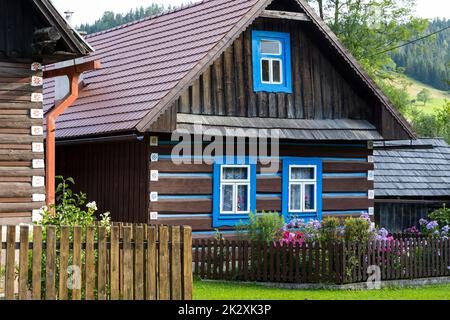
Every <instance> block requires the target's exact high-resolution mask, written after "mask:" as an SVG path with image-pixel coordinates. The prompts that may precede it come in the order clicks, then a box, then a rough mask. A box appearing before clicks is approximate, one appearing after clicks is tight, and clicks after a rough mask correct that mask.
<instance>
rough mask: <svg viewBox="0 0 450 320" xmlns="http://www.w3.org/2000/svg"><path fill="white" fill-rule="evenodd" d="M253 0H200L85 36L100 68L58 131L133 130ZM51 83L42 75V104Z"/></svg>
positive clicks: (48, 100) (49, 100)
mask: <svg viewBox="0 0 450 320" xmlns="http://www.w3.org/2000/svg"><path fill="white" fill-rule="evenodd" d="M258 2H259V3H261V1H258V0H209V1H203V2H201V3H197V4H194V5H191V6H189V7H186V8H183V9H181V10H177V11H173V12H170V13H166V14H163V15H160V16H156V17H150V18H146V19H143V20H140V21H137V22H134V23H129V24H126V25H123V26H119V27H117V28H114V29H111V30H107V31H103V32H99V33H96V34H93V35H89V36H87V37H86V40H87V41H88V42H89V43H90V44H91V45H92V46H93V47H94V48H95V53H94V54H92V55H91V56H89V57H88V58H85V60H86V61H88V60H100V61H101V63H102V69H101V70H97V71H93V72H89V73H86V74H85V77H84V84H85V85H86V86H85V87H84V88H83V89H82V90H81V92H80V96H79V98H78V100H77V101H76V102H75V103H74V104H73V105H72V106H71V107H70V108H69V109H68V110H67V111H66V112H65V113H64V114H63V115H61V116H60V118H59V119H58V123H57V136H58V137H59V138H64V137H75V136H82V135H83V136H84V135H94V134H105V133H112V132H117V131H131V130H133V129H134V128H135V126H136V125H137V124H138V123H139V121H140V120H141V119H142V118H143V117H144V116H145V115H147V114H148V112H149V111H151V110H152V108H154V107H155V106H156V105H157V104H158V102H159V101H160V100H161V99H162V98H164V97H165V96H166V95H167V94H168V93H169V92H170V91H171V90H172V89H173V88H174V87H175V86H176V85H177V84H178V83H179V82H180V80H182V79H183V78H184V77H186V75H187V74H188V72H189V71H191V70H192V69H193V68H194V67H195V66H196V65H197V64H198V63H199V61H201V60H202V59H203V58H205V56H206V55H207V54H208V53H209V52H210V51H211V50H212V49H213V48H214V47H215V46H216V45H217V44H218V43H219V42H220V41H221V40H222V39H223V38H224V37H225V36H226V35H227V34H228V33H229V32H230V30H232V29H233V27H235V26H236V24H237V23H238V22H239V21H241V20H242V19H243V18H244V17H245V16H246V14H247V13H248V12H249V11H250V10H251V9H252V8H253V7H254V6H255V4H257V3H258ZM263 2H266V3H267V2H268V1H263ZM54 84H55V81H54V80H53V79H48V80H46V81H45V85H44V93H45V104H44V109H45V110H48V109H49V108H51V107H52V106H53V105H54V102H55V101H54V99H55V98H54V97H55V94H54Z"/></svg>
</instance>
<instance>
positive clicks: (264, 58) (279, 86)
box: [252, 31, 292, 93]
mask: <svg viewBox="0 0 450 320" xmlns="http://www.w3.org/2000/svg"><path fill="white" fill-rule="evenodd" d="M252 37H253V70H254V72H253V86H254V90H255V92H260V91H266V92H286V93H292V81H291V57H290V56H291V52H290V36H289V34H288V33H279V32H270V31H253V33H252Z"/></svg>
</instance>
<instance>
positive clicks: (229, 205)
mask: <svg viewBox="0 0 450 320" xmlns="http://www.w3.org/2000/svg"><path fill="white" fill-rule="evenodd" d="M221 211H222V212H224V211H225V212H229V211H233V186H232V185H222V208H221Z"/></svg>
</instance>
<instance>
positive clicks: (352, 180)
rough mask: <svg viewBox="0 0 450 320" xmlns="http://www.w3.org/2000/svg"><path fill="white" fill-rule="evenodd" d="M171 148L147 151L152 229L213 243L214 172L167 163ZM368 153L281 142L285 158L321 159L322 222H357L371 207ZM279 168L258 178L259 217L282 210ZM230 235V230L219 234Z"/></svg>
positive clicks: (355, 147)
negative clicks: (153, 196) (186, 232)
mask: <svg viewBox="0 0 450 320" xmlns="http://www.w3.org/2000/svg"><path fill="white" fill-rule="evenodd" d="M173 146H174V142H171V141H170V136H168V135H161V136H159V141H158V146H151V147H150V155H149V156H150V159H151V158H152V154H153V155H154V154H158V161H152V160H150V170H157V171H158V175H159V177H158V181H152V182H150V188H149V192H157V193H158V201H156V202H150V212H157V213H158V220H151V221H150V223H153V224H169V225H175V224H185V225H190V226H192V228H193V231H194V234H195V235H196V236H197V237H213V236H214V230H213V228H212V211H213V209H212V196H213V191H212V190H213V177H212V176H213V167H212V166H210V165H206V164H185V165H176V164H174V163H173V162H172V160H171V153H172V148H173ZM371 155H372V150H369V149H368V148H367V144H365V143H364V142H361V141H360V142H346V143H344V142H312V141H309V142H308V141H284V142H281V145H280V156H281V161H282V160H283V157H286V156H289V157H318V158H322V159H323V198H322V200H323V202H322V205H323V217H327V216H336V217H346V216H354V215H356V216H359V215H361V213H362V212H368V209H369V208H373V207H374V200H371V199H369V197H368V192H369V190H373V188H374V182H373V181H369V180H368V172H369V171H372V170H373V167H374V166H373V163H370V162H369V161H370V160H369V156H371ZM280 175H281V165H280V169H279V171H278V172H277V173H276V174H273V175H261V174H260V169H258V173H257V183H256V188H257V190H256V194H257V205H256V206H257V211H258V212H261V211H277V212H281V209H282V207H281V206H282V201H281V194H282V178H281V176H280ZM219 229H220V230H222V231H224V233H231V234H233V228H230V227H224V228H219Z"/></svg>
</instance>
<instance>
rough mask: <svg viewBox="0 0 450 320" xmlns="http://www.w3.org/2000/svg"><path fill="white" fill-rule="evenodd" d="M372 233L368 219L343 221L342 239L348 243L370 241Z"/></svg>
mask: <svg viewBox="0 0 450 320" xmlns="http://www.w3.org/2000/svg"><path fill="white" fill-rule="evenodd" d="M373 236H374V232H373V230H372V229H371V222H370V220H369V219H363V218H347V219H345V221H344V239H345V240H346V241H348V242H359V243H365V242H368V241H369V240H371V239H372V238H373Z"/></svg>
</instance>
